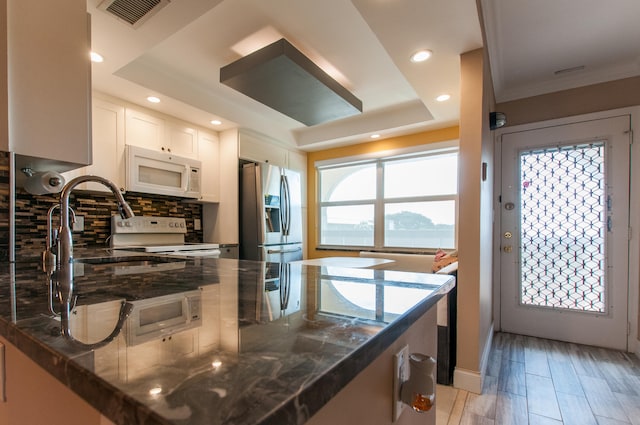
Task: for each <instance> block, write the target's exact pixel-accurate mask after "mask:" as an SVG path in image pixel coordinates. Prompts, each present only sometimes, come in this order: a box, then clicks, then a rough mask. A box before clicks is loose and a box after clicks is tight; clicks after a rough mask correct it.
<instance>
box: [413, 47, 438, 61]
mask: <svg viewBox="0 0 640 425" xmlns="http://www.w3.org/2000/svg"><path fill="white" fill-rule="evenodd" d="M432 54H433V52H432V51H431V50H418V51H417V52H415V53H414V54H413V55H411V62H424V61H426V60H427V59H429V58H430V57H431V55H432Z"/></svg>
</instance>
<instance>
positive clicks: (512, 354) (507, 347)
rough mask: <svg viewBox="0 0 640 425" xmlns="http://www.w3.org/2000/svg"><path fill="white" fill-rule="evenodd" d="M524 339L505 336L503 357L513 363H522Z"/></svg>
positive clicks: (515, 336) (511, 335) (516, 336)
mask: <svg viewBox="0 0 640 425" xmlns="http://www.w3.org/2000/svg"><path fill="white" fill-rule="evenodd" d="M524 338H525V337H524V336H522V335H514V334H505V342H504V348H503V349H502V351H503V356H504V357H507V358H508V359H509V360H512V361H514V362H519V363H524V345H525V340H524Z"/></svg>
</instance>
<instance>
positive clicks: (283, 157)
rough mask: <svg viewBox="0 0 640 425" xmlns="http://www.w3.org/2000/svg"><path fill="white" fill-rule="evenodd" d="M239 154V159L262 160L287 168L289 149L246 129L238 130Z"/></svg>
mask: <svg viewBox="0 0 640 425" xmlns="http://www.w3.org/2000/svg"><path fill="white" fill-rule="evenodd" d="M238 144H239V154H238V156H239V157H240V158H241V159H246V160H248V161H254V162H263V163H267V164H271V165H276V166H278V167H284V168H287V164H288V162H289V161H288V157H289V151H288V150H287V149H285V148H283V147H280V146H278V145H276V144H274V143H273V142H271V141H270V140H268V139H267V138H266V136H265V137H262V136H260V135H257V134H253V133H251V132H248V131H246V130H240V131H239V132H238Z"/></svg>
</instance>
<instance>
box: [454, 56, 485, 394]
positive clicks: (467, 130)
mask: <svg viewBox="0 0 640 425" xmlns="http://www.w3.org/2000/svg"><path fill="white" fill-rule="evenodd" d="M460 67H461V93H462V102H461V108H460V160H459V161H460V162H459V164H460V165H459V174H458V181H459V187H458V191H459V193H460V200H459V213H458V214H459V219H458V221H459V223H460V224H459V233H458V235H459V236H458V256H459V258H460V267H459V269H458V305H459V306H460V307H459V308H458V338H457V343H458V347H457V357H458V358H457V365H456V374H455V376H454V385H455V386H458V387H462V388H465V389H468V390H471V391H475V392H479V391H480V389H481V382H482V379H481V372H482V371H481V368H482V355H483V352H484V350H485V345H486V343H487V337H488V336H489V335H490V332H491V326H492V322H493V317H492V310H493V308H492V290H493V289H492V288H493V283H492V263H493V244H492V239H493V238H492V232H493V178H492V176H493V142H492V138H491V133H490V131H489V128H488V127H489V118H488V117H489V111H490V110H493V109H492V103H493V89H492V86H491V78H490V72H489V70H488V60H487V58H486V55H485V52H484V50H483V49H478V50H474V51H471V52H468V53H465V54H463V55H461V57H460ZM483 163H486V164H487V173H486V180H483V179H482V164H483Z"/></svg>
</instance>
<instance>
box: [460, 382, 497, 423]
mask: <svg viewBox="0 0 640 425" xmlns="http://www.w3.org/2000/svg"><path fill="white" fill-rule="evenodd" d="M497 396H498V378H496V377H493V376H487V377H485V379H484V385H483V388H482V394H473V393H469V395H468V396H467V402H466V404H465V406H464V410H465V412H469V413H472V414H474V415H477V416H482V417H485V418H489V419H495V417H496V399H497Z"/></svg>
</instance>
